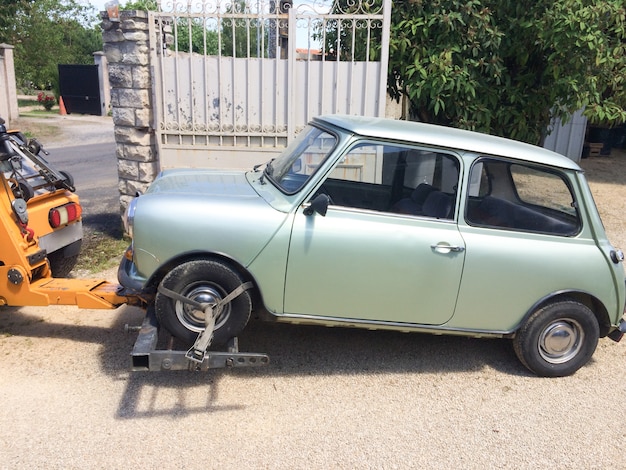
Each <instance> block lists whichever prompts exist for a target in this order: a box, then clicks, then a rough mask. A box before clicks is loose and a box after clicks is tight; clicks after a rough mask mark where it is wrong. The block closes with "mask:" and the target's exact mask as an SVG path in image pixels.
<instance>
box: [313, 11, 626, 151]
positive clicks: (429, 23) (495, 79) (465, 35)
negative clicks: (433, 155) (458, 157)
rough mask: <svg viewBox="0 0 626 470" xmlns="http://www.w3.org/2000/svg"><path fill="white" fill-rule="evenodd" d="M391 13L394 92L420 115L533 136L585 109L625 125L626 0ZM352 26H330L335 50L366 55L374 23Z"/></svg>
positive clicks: (329, 46) (595, 117) (596, 118)
mask: <svg viewBox="0 0 626 470" xmlns="http://www.w3.org/2000/svg"><path fill="white" fill-rule="evenodd" d="M379 5H380V0H373V3H372V2H371V1H368V0H361V1H356V2H354V1H350V0H340V1H339V3H336V4H335V10H334V11H335V12H337V13H339V12H341V11H352V10H354V9H364V8H370V9H376V8H377V7H378V6H379ZM391 15H392V18H391V38H390V63H389V91H390V93H391V95H392V96H393V97H395V98H397V99H401V98H402V99H405V100H407V101H408V104H409V110H410V113H411V116H412V117H413V118H415V119H418V120H421V121H425V122H432V123H437V124H442V125H450V126H454V127H460V128H465V129H471V130H477V131H482V132H488V133H491V134H496V135H502V136H505V137H511V138H515V139H518V140H524V141H528V142H532V143H539V142H540V141H541V139H542V138H543V137H544V134H545V130H546V129H547V128H548V126H549V124H550V123H551V121H552V120H553V119H554V118H558V119H561V120H565V119H567V118H568V117H569V116H570V115H571V114H572V113H573V112H574V111H576V110H578V109H581V108H583V107H584V108H585V109H586V111H585V113H586V115H587V116H588V117H589V118H590V120H591V121H592V122H604V123H608V124H619V123H620V122H626V94H625V91H624V90H625V85H624V81H625V80H626V54H625V46H626V42H625V41H626V39H625V38H626V26H625V24H626V6H625V4H624V2H623V0H394V2H393V8H392V13H391ZM339 25H340V26H341V27H339ZM349 26H350V24H349V23H348V22H342V24H340V23H334V24H333V23H329V24H328V27H327V28H326V31H324V33H325V36H324V37H325V44H324V47H325V51H326V54H327V56H330V57H333V56H336V55H337V54H340V55H339V57H340V59H341V60H365V57H366V56H365V54H364V52H363V45H364V44H368V42H367V41H366V40H365V34H366V30H364V29H359V28H356V29H351V28H350V27H349ZM338 31H340V33H339V34H338ZM353 34H354V35H355V36H356V41H354V40H353V39H354V38H353V37H352V35H353ZM379 34H380V33H379V30H378V31H377V30H374V31H372V43H371V45H370V52H369V57H370V60H372V58H373V59H374V60H376V58H377V57H378V49H377V47H378V46H377V42H380V40H379V38H380V36H379ZM320 35H321V33H320ZM352 44H354V45H355V46H354V48H355V50H354V51H352V50H350V48H351V47H352ZM352 58H353V59H352Z"/></svg>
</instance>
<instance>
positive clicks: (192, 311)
mask: <svg viewBox="0 0 626 470" xmlns="http://www.w3.org/2000/svg"><path fill="white" fill-rule="evenodd" d="M125 220H126V226H127V230H128V233H129V234H130V235H131V237H132V245H131V247H130V248H129V250H128V252H127V253H126V255H125V257H124V259H123V260H122V263H121V265H120V269H119V276H118V277H119V280H120V282H121V284H122V285H123V286H125V287H126V288H127V289H129V290H133V291H139V292H143V293H146V294H150V293H152V294H156V295H155V310H156V314H157V317H158V319H159V322H160V324H161V325H162V326H163V327H164V328H165V329H167V330H168V331H169V332H171V334H172V335H174V336H175V337H178V338H180V339H182V340H184V341H186V342H188V343H192V342H193V341H194V339H195V338H196V337H197V336H198V334H199V333H200V332H201V331H203V329H204V328H205V315H204V314H203V312H202V311H201V310H199V309H198V308H195V307H194V306H193V305H190V304H188V303H186V302H184V300H181V299H184V298H187V299H192V300H195V301H197V302H199V303H211V302H217V301H219V300H220V299H223V298H224V297H225V296H226V295H228V294H229V293H231V292H233V291H234V290H235V289H237V288H238V287H239V286H241V285H242V284H244V283H249V284H247V285H248V286H250V285H251V286H253V287H252V288H251V289H248V290H245V291H244V292H243V293H241V294H240V295H238V296H237V297H235V298H234V300H232V301H230V302H229V303H227V304H226V305H225V306H224V307H223V309H222V310H221V312H220V313H219V316H218V317H217V318H216V320H215V325H214V332H213V343H214V344H223V343H225V342H226V341H228V340H229V339H230V338H231V337H233V336H236V335H238V334H239V333H240V332H241V331H242V330H243V329H244V327H245V326H246V324H247V322H248V319H249V318H250V315H251V312H253V311H254V312H257V313H258V316H259V317H260V318H264V319H272V320H276V321H280V322H290V323H297V324H316V325H328V326H346V327H361V328H368V329H390V330H398V331H404V332H409V331H415V332H429V333H436V334H455V335H467V336H472V337H500V338H510V339H512V342H513V347H514V350H515V352H516V354H517V356H518V357H519V359H520V360H521V362H522V363H523V364H524V365H525V366H526V367H527V368H528V369H530V370H531V371H533V372H535V373H536V374H538V375H542V376H564V375H568V374H572V373H574V372H575V371H576V370H578V369H579V368H580V367H582V366H583V365H585V364H586V363H587V362H588V361H589V359H590V357H591V356H592V354H593V353H594V350H595V349H596V346H597V343H598V338H600V337H605V336H609V337H611V338H612V339H614V340H619V339H621V337H622V335H623V332H624V331H626V326H625V322H624V320H623V319H622V316H623V313H624V303H625V278H624V269H623V266H622V261H623V255H622V252H621V251H619V250H617V249H615V248H613V247H612V246H611V244H610V243H609V241H608V240H607V237H606V235H605V231H604V228H603V226H602V222H601V220H600V217H599V215H598V211H597V209H596V206H595V204H594V201H593V198H592V195H591V192H590V190H589V187H588V185H587V182H586V180H585V177H584V175H583V172H582V170H581V169H580V168H579V166H578V165H577V164H576V163H574V162H573V161H571V160H570V159H568V158H566V157H564V156H561V155H558V154H555V153H553V152H550V151H547V150H544V149H541V148H538V147H534V146H531V145H527V144H523V143H520V142H515V141H511V140H506V139H502V138H498V137H493V136H488V135H484V134H479V133H473V132H468V131H462V130H458V129H451V128H446V127H439V126H432V125H427V124H421V123H414V122H405V121H394V120H388V119H381V118H366V117H349V116H326V117H319V118H315V119H313V120H312V122H311V123H310V124H309V125H308V126H307V127H306V128H305V129H304V130H303V131H302V132H301V133H299V136H298V137H297V138H296V139H295V140H294V141H293V143H291V144H290V145H289V146H288V147H287V148H286V149H285V151H284V152H283V153H282V154H281V155H280V156H278V157H277V158H275V159H274V160H272V161H270V162H267V163H266V164H263V165H259V166H257V167H255V168H254V169H251V170H249V171H224V170H215V169H213V170H211V169H176V170H167V171H163V172H162V173H161V174H160V175H159V176H158V178H157V179H156V180H155V181H154V182H153V183H152V184H151V186H150V187H149V189H148V190H147V191H146V193H145V194H144V195H141V196H140V197H137V198H135V199H134V200H133V201H132V203H131V204H130V206H129V208H128V211H127V214H126V216H125ZM159 286H161V287H164V288H165V289H166V290H163V291H159V292H157V290H158V288H159ZM168 292H169V293H170V294H169V295H168V294H167V293H168ZM172 292H174V293H176V294H177V295H178V297H176V296H172V295H171V293H172ZM416 340H419V339H416Z"/></svg>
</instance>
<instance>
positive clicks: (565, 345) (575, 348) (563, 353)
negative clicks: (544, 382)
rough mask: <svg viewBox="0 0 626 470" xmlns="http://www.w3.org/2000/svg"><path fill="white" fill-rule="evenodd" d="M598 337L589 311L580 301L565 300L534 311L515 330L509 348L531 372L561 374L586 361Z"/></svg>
mask: <svg viewBox="0 0 626 470" xmlns="http://www.w3.org/2000/svg"><path fill="white" fill-rule="evenodd" d="M599 336H600V329H599V326H598V321H597V319H596V317H595V315H594V314H593V312H592V311H591V310H589V308H587V307H586V306H585V305H583V304H581V303H580V302H576V301H574V300H565V301H560V302H555V303H552V304H549V305H547V306H545V307H543V308H541V309H539V310H537V311H536V312H534V313H533V314H532V315H531V316H530V318H528V320H527V321H526V322H525V323H524V325H523V326H522V327H521V328H520V330H519V331H518V332H517V334H516V336H515V338H514V339H513V348H514V349H515V353H516V354H517V357H518V358H519V360H520V361H521V362H522V364H524V365H525V366H526V367H527V368H528V369H530V370H531V371H532V372H534V373H535V374H537V375H540V376H544V377H563V376H566V375H571V374H573V373H574V372H576V371H577V370H578V369H580V368H581V367H582V366H584V365H585V364H587V362H589V359H591V356H592V355H593V353H594V351H595V350H596V346H597V345H598V338H599Z"/></svg>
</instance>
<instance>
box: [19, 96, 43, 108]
mask: <svg viewBox="0 0 626 470" xmlns="http://www.w3.org/2000/svg"><path fill="white" fill-rule="evenodd" d="M17 106H18V108H22V107H26V106H40V104H39V101H37V100H36V99H28V98H24V99H20V98H18V99H17Z"/></svg>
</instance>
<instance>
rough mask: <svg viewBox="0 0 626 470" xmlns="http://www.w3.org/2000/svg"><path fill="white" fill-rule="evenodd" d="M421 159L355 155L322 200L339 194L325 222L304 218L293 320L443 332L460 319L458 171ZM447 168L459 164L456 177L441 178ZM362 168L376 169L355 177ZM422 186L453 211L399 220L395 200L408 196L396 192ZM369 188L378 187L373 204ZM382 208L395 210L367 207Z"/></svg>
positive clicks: (388, 150) (290, 295)
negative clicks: (391, 325) (383, 323)
mask: <svg viewBox="0 0 626 470" xmlns="http://www.w3.org/2000/svg"><path fill="white" fill-rule="evenodd" d="M414 153H415V152H414ZM416 154H417V155H418V156H417V157H414V158H413V160H415V161H414V162H413V163H414V164H413V165H412V167H411V165H408V164H407V149H406V148H402V147H398V146H390V145H384V144H375V143H368V144H361V145H357V146H355V147H353V148H352V150H351V151H350V152H349V153H348V155H347V156H346V158H344V159H343V160H342V162H341V164H340V165H339V166H338V167H337V168H336V169H335V170H334V171H333V173H332V174H331V175H330V176H329V178H328V179H327V180H326V181H325V182H324V184H322V185H321V186H320V187H319V189H318V191H317V192H318V193H325V191H326V189H329V188H330V191H329V192H331V193H332V196H331V197H332V201H331V204H330V206H329V207H328V211H327V213H326V215H325V216H323V215H321V214H319V213H316V212H313V213H310V212H309V211H305V209H304V208H303V207H300V208H299V209H298V210H297V212H296V214H295V215H294V221H293V228H292V234H291V242H290V246H289V255H288V263H287V275H286V280H285V299H284V311H285V313H287V314H296V315H307V316H320V317H332V318H339V319H353V320H355V321H359V320H360V321H386V322H395V323H413V324H428V325H439V324H443V323H445V322H446V321H447V320H448V319H449V318H450V317H451V316H452V315H453V313H454V308H455V304H456V299H457V294H458V289H459V283H460V278H461V273H462V269H463V260H464V255H465V253H464V244H463V239H462V237H461V235H460V233H459V231H458V228H457V225H456V223H455V212H456V211H455V207H456V204H457V201H456V196H455V194H454V193H453V192H445V190H446V189H448V190H450V191H454V188H456V186H457V184H458V175H459V163H458V160H457V159H456V158H455V157H453V156H450V155H443V154H434V153H433V152H432V151H424V152H417V153H416ZM402 155H404V157H402ZM435 160H438V161H439V163H437V162H436V161H435ZM442 161H444V165H443V166H442V164H441V162H442ZM359 162H360V163H359ZM416 162H417V163H416ZM433 162H435V164H433ZM445 162H448V163H449V162H452V163H453V164H452V165H449V164H448V165H447V167H448V170H447V172H448V173H450V174H452V175H453V176H452V177H451V176H450V175H448V177H447V178H446V177H444V176H443V173H444V172H445V169H442V168H444V167H446V164H445ZM359 165H362V166H368V167H370V168H365V169H363V170H359V171H354V170H355V167H358V166H359ZM409 167H411V168H409ZM452 167H453V168H452ZM345 168H348V169H349V170H350V171H349V172H346V171H345ZM399 169H400V172H399ZM355 175H369V176H366V177H361V178H358V177H355ZM398 175H400V178H399V176H398ZM359 183H361V186H362V187H361V188H359V187H358V186H359ZM419 183H428V184H432V186H433V187H434V186H437V187H436V188H435V189H436V191H433V192H436V193H437V194H438V195H439V196H440V198H441V199H442V200H444V201H447V203H448V204H449V205H445V204H444V205H443V206H445V209H443V212H442V207H443V206H442V205H441V204H439V205H437V204H432V201H431V203H427V206H429V208H430V209H429V212H428V213H424V212H422V213H413V214H407V213H402V214H400V213H396V212H393V207H395V206H397V203H398V202H399V201H394V200H393V196H392V194H396V195H398V196H396V197H402V196H404V194H402V191H398V189H397V188H395V189H394V186H395V185H397V184H401V185H403V186H404V185H407V184H414V185H418V184H419ZM366 186H369V187H372V188H373V187H374V186H377V187H378V188H377V189H372V192H371V194H373V196H372V197H369V196H367V195H366V192H367V191H365V190H364V189H363V188H366ZM385 194H387V195H386V196H385ZM409 196H410V194H409ZM381 198H382V199H384V200H386V203H387V207H388V210H384V211H383V210H376V209H370V208H369V207H368V205H371V206H373V207H380V206H381V204H382V203H381V201H380V200H381ZM374 199H375V200H376V201H374ZM435 199H436V198H435ZM346 201H349V202H346ZM430 206H433V207H430ZM431 209H432V210H431ZM433 210H434V212H437V210H438V211H439V213H437V214H435V213H434V212H433ZM307 214H309V215H307Z"/></svg>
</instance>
